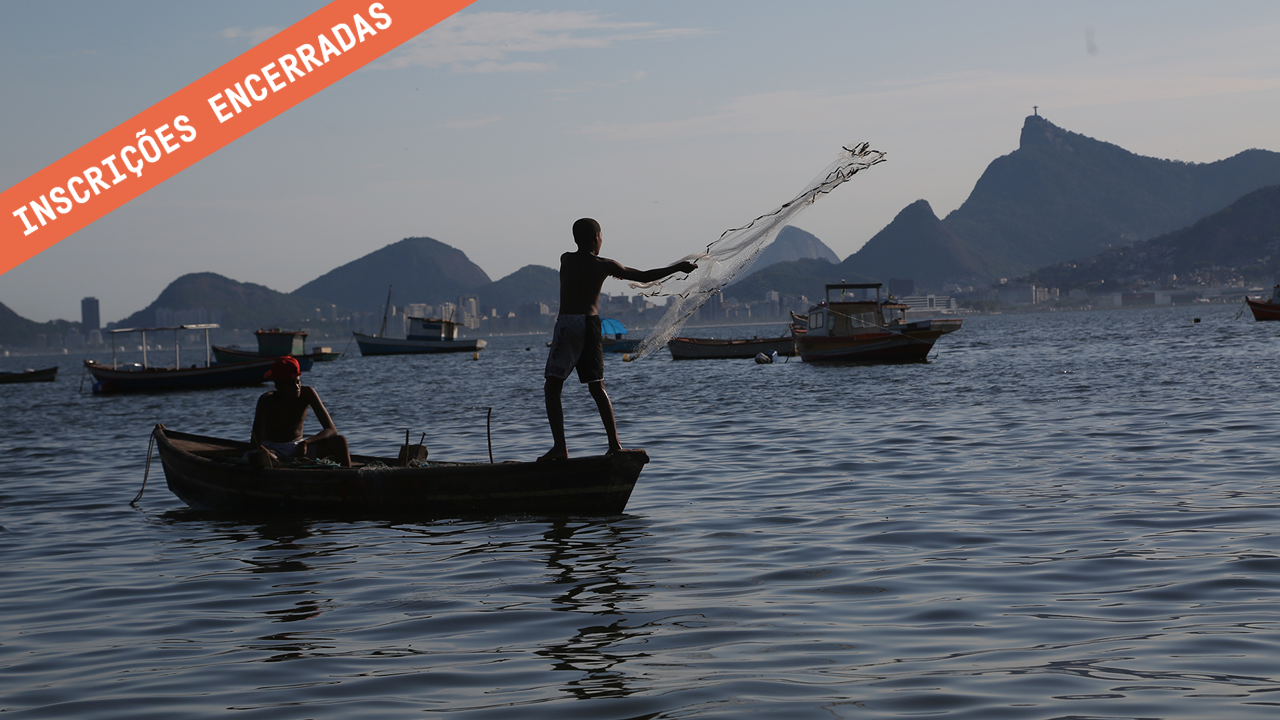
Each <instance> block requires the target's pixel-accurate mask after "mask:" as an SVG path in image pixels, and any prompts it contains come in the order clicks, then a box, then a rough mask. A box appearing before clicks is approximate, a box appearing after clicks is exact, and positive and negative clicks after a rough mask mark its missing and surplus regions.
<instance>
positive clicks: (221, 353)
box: [213, 345, 316, 372]
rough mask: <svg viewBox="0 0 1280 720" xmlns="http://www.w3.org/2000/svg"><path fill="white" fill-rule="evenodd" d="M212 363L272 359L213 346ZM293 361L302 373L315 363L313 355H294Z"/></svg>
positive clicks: (243, 351) (234, 349)
mask: <svg viewBox="0 0 1280 720" xmlns="http://www.w3.org/2000/svg"><path fill="white" fill-rule="evenodd" d="M213 359H214V362H220V363H241V362H254V361H256V360H272V359H274V358H268V357H264V356H262V355H260V354H258V353H256V352H253V351H252V350H237V349H236V348H228V347H220V346H218V345H214V346H213ZM293 359H294V360H297V361H298V367H299V368H300V369H301V370H302V372H308V371H310V370H311V364H312V363H314V362H315V361H316V357H315V356H314V355H294V356H293Z"/></svg>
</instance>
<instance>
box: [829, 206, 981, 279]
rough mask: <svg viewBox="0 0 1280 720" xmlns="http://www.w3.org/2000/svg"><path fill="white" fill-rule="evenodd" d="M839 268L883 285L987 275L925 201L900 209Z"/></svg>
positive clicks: (842, 271)
mask: <svg viewBox="0 0 1280 720" xmlns="http://www.w3.org/2000/svg"><path fill="white" fill-rule="evenodd" d="M838 267H839V272H840V273H843V274H845V275H852V274H854V273H862V274H867V275H873V276H877V277H879V278H880V281H881V282H884V283H888V281H889V279H890V278H891V277H897V278H904V279H906V278H910V279H914V280H916V283H917V285H923V286H925V287H937V286H940V285H941V284H942V282H941V280H942V279H944V278H948V277H957V276H959V277H966V276H977V277H982V276H984V275H985V274H986V268H985V266H984V265H983V264H982V263H981V262H979V261H978V259H977V258H975V257H974V256H973V254H972V253H970V252H969V249H968V248H967V247H966V246H965V243H964V241H962V240H961V239H960V238H958V237H956V235H955V233H953V232H951V230H950V229H949V228H948V227H947V225H946V224H945V223H944V222H943V221H941V220H939V219H938V216H937V215H935V214H934V212H933V208H932V207H930V206H929V203H928V202H926V201H924V200H917V201H915V202H913V203H911V204H910V205H908V206H906V207H905V208H903V209H902V211H901V212H899V213H898V215H897V217H895V218H894V219H893V221H892V222H890V223H889V224H888V225H886V226H885V227H884V229H883V230H881V231H880V232H878V233H876V234H875V236H874V237H872V238H871V240H869V241H868V242H867V244H866V245H864V246H863V248H862V249H861V250H859V251H858V252H856V253H854V254H853V255H850V256H849V257H848V258H846V259H845V260H844V262H842V263H840V265H839V266H838ZM886 272H887V273H888V274H886Z"/></svg>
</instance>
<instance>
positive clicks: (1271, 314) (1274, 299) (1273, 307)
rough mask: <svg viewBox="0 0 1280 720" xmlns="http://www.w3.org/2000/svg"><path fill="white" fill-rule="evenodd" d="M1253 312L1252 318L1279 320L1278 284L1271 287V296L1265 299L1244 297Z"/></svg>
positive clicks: (1279, 299)
mask: <svg viewBox="0 0 1280 720" xmlns="http://www.w3.org/2000/svg"><path fill="white" fill-rule="evenodd" d="M1244 301H1245V304H1247V305H1248V306H1249V311H1250V312H1252V313H1253V319H1254V320H1280V285H1276V286H1275V287H1274V288H1272V289H1271V297H1269V298H1267V299H1266V300H1254V299H1253V298H1251V297H1246V298H1245V299H1244Z"/></svg>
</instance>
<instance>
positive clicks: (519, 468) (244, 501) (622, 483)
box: [153, 426, 649, 520]
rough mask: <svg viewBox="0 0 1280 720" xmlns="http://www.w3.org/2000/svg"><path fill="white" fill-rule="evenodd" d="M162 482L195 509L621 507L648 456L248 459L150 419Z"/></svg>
mask: <svg viewBox="0 0 1280 720" xmlns="http://www.w3.org/2000/svg"><path fill="white" fill-rule="evenodd" d="M153 437H154V439H155V442H156V448H157V450H158V451H159V456H160V462H161V464H162V465H163V467H164V474H165V478H166V480H167V481H168V484H169V490H170V491H172V492H173V494H174V495H177V496H178V497H179V498H180V499H182V501H183V502H185V503H187V505H189V506H191V507H192V508H195V509H201V510H218V511H225V512H232V513H242V514H256V513H270V514H272V515H280V514H302V515H310V516H317V515H324V516H334V517H396V518H412V519H416V520H430V519H444V518H461V517H501V516H508V515H533V516H572V517H589V516H609V515H619V514H621V513H622V512H623V511H624V510H625V508H626V506H627V500H628V499H630V497H631V491H632V490H633V489H634V488H635V484H636V481H637V480H638V479H639V477H640V471H641V470H642V469H643V468H644V465H645V463H647V462H649V456H648V454H647V453H645V452H644V451H643V450H627V451H624V452H621V453H616V454H614V455H608V456H599V457H584V458H573V459H569V460H559V461H553V462H503V463H448V462H431V463H429V464H428V465H427V466H424V467H417V468H413V467H373V466H371V465H370V464H371V463H373V462H374V461H379V462H381V463H383V464H385V465H389V466H390V465H395V464H396V461H395V459H394V458H372V457H365V456H352V464H353V467H351V468H329V469H318V468H291V467H284V468H272V469H262V468H254V467H251V466H250V465H248V464H247V463H245V462H244V461H243V460H241V459H240V458H241V457H242V456H243V454H244V453H245V451H246V450H248V448H249V446H248V444H247V443H243V442H236V441H233V440H221V439H217V438H208V437H202V436H199V435H190V434H187V433H179V432H174V431H171V430H167V429H165V428H164V427H163V426H156V429H155V431H154V432H153Z"/></svg>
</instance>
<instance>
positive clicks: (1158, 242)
mask: <svg viewBox="0 0 1280 720" xmlns="http://www.w3.org/2000/svg"><path fill="white" fill-rule="evenodd" d="M1170 276H1174V277H1176V278H1177V282H1178V283H1180V284H1186V283H1196V284H1205V285H1217V284H1228V283H1231V282H1250V283H1271V282H1272V281H1273V279H1274V278H1276V277H1280V185H1273V186H1271V187H1265V188H1262V189H1261V190H1255V191H1254V192H1251V193H1249V194H1248V195H1245V196H1244V197H1242V198H1240V199H1239V200H1237V201H1236V202H1234V203H1232V204H1231V205H1230V206H1228V207H1227V208H1225V209H1223V210H1220V211H1218V212H1216V213H1213V214H1212V215H1209V216H1207V217H1205V218H1202V219H1200V220H1199V221H1197V222H1196V223H1194V224H1192V225H1190V226H1189V227H1185V228H1182V229H1181V230H1176V231H1174V232H1171V233H1166V234H1164V235H1161V236H1160V237H1157V238H1153V239H1151V240H1144V241H1140V242H1136V243H1133V244H1132V245H1126V246H1123V247H1117V248H1112V249H1110V250H1107V251H1105V252H1103V253H1100V254H1098V255H1095V256H1094V257H1091V258H1088V259H1085V260H1080V261H1075V262H1065V263H1058V264H1055V265H1051V266H1049V267H1045V268H1041V269H1040V270H1037V271H1035V272H1033V273H1032V274H1031V280H1032V282H1034V283H1036V284H1037V285H1047V286H1052V287H1057V288H1062V289H1073V288H1084V287H1087V286H1091V285H1095V284H1099V283H1105V284H1106V285H1107V286H1113V285H1114V286H1115V287H1116V288H1117V289H1122V288H1126V287H1130V286H1135V285H1152V284H1155V285H1164V284H1167V282H1168V281H1169V280H1171V277H1170Z"/></svg>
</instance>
